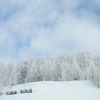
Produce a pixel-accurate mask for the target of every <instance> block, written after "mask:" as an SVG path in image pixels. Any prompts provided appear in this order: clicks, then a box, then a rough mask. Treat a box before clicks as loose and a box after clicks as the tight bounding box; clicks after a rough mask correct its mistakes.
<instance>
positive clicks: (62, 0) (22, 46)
mask: <svg viewBox="0 0 100 100" xmlns="http://www.w3.org/2000/svg"><path fill="white" fill-rule="evenodd" d="M8 1H9V2H8ZM82 2H83V0H74V1H73V0H51V1H50V0H43V1H41V0H14V1H12V0H2V3H1V4H0V5H1V6H0V9H1V8H2V9H1V11H0V12H2V17H0V18H1V24H0V46H3V47H2V49H6V50H5V51H4V52H3V51H2V53H3V54H4V53H5V54H6V56H5V57H4V58H6V57H7V56H9V57H7V58H9V59H11V58H12V59H13V58H14V56H15V58H16V57H19V58H23V57H32V56H34V55H47V56H48V55H49V56H53V55H54V54H57V53H59V52H61V51H63V50H65V49H70V50H89V51H93V52H95V53H97V52H98V53H100V47H99V45H100V40H99V37H100V34H99V32H100V29H99V27H100V24H99V23H98V22H97V16H98V15H94V13H92V12H90V10H89V9H84V10H82V11H84V12H81V16H78V14H79V13H80V12H78V11H76V8H77V7H78V6H80V5H81V4H82ZM90 2H91V4H93V2H94V1H93V0H91V1H90ZM98 2H99V1H98V0H96V1H95V3H98ZM5 16H6V17H5ZM68 44H72V45H71V46H70V45H68ZM94 48H95V50H94ZM10 53H11V56H10V55H9V54H10ZM13 55H14V56H13ZM1 58H2V57H1Z"/></svg>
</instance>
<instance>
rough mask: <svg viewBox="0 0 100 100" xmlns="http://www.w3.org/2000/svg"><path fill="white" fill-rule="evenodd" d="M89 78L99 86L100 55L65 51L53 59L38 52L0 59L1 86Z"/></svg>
mask: <svg viewBox="0 0 100 100" xmlns="http://www.w3.org/2000/svg"><path fill="white" fill-rule="evenodd" d="M72 80H91V81H93V83H94V84H95V85H96V86H97V87H98V88H99V87H100V57H99V56H95V55H92V54H91V53H90V52H77V53H75V52H70V51H65V52H63V53H62V54H60V55H59V56H58V57H57V58H56V59H46V58H45V57H43V56H40V57H38V58H36V59H24V60H22V61H19V62H18V63H16V64H14V63H8V64H4V63H3V62H0V88H2V87H4V86H13V85H17V84H24V83H28V82H36V81H72Z"/></svg>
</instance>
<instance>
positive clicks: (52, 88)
mask: <svg viewBox="0 0 100 100" xmlns="http://www.w3.org/2000/svg"><path fill="white" fill-rule="evenodd" d="M27 88H32V89H33V93H26V94H20V93H18V94H16V95H3V96H0V100H100V89H98V88H96V87H95V86H93V84H92V83H91V82H90V81H71V82H34V83H28V84H23V85H17V86H14V87H13V88H11V87H6V88H4V90H3V91H4V92H5V91H8V90H17V91H19V90H21V89H27Z"/></svg>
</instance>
